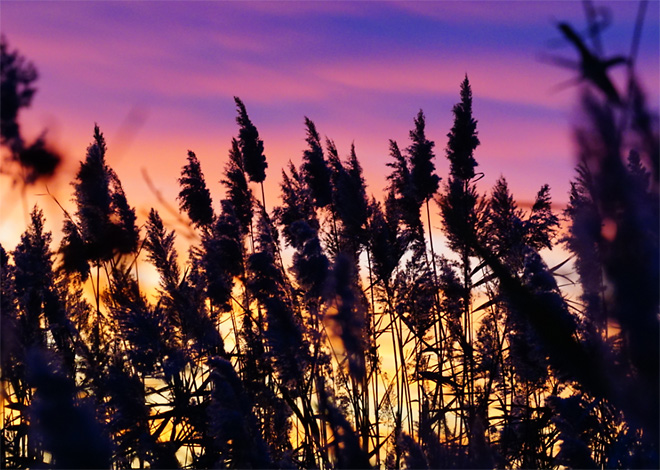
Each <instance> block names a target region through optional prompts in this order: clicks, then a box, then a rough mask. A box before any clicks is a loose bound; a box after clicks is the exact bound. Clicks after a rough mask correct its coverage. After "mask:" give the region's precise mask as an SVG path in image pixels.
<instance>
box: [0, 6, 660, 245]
mask: <svg viewBox="0 0 660 470" xmlns="http://www.w3.org/2000/svg"><path fill="white" fill-rule="evenodd" d="M595 5H596V6H597V7H601V6H602V7H606V8H607V9H608V11H609V12H610V13H611V23H610V25H609V27H608V28H607V29H606V30H605V31H604V32H603V36H602V38H603V45H604V51H605V55H607V56H610V55H617V54H628V52H629V50H630V46H631V40H632V35H633V28H634V22H635V17H636V14H637V7H638V4H637V2H633V1H625V2H596V3H595ZM659 18H660V13H659V3H658V2H657V1H651V2H649V5H648V11H647V14H646V21H645V23H644V29H643V33H642V39H641V45H640V51H639V55H638V65H637V66H638V70H639V72H640V74H641V75H642V78H643V84H644V85H645V88H646V91H647V93H648V96H649V101H650V102H651V103H653V104H654V107H657V103H658V100H659V87H658V85H659V81H660V78H659V77H660V72H659V68H660V67H659V50H660V39H659V38H660V27H659V23H660V21H659ZM558 21H568V22H570V23H571V24H572V25H573V26H574V27H575V28H576V30H578V31H584V29H585V25H586V21H585V16H584V9H583V5H582V3H581V2H577V1H561V2H546V1H534V2H532V1H529V2H523V1H516V2H494V1H489V2H486V1H472V2H465V1H461V2H420V3H414V2H405V3H393V2H383V3H381V2H347V3H343V2H323V3H320V2H318V3H317V2H267V3H261V2H136V1H133V2H98V1H94V2H14V1H8V0H3V1H2V5H1V6H0V26H1V29H2V33H3V34H4V35H5V36H6V38H7V40H8V42H9V44H10V47H11V48H12V49H13V48H16V49H18V50H19V51H20V52H21V53H22V54H23V55H24V56H26V57H27V58H28V59H29V60H31V61H32V62H33V63H34V64H35V65H36V67H37V68H38V70H39V72H40V78H39V81H38V82H37V87H38V93H37V95H36V96H35V98H34V101H33V106H32V108H31V109H28V110H27V111H24V112H23V114H22V115H21V122H22V124H23V128H24V132H25V133H26V134H27V135H28V136H32V137H34V136H36V135H37V134H39V133H40V132H41V130H42V129H44V128H48V129H49V134H48V136H49V138H50V140H51V141H52V142H53V143H54V144H55V145H56V146H57V147H58V148H59V149H60V150H61V152H62V153H63V154H64V155H65V158H66V161H65V165H64V167H63V169H62V171H61V173H60V174H59V175H58V176H57V177H56V178H55V180H53V181H51V182H49V183H48V184H49V189H50V191H51V192H52V193H54V194H56V195H57V197H58V199H59V200H60V202H62V203H64V204H65V205H66V204H69V200H70V198H71V192H72V191H71V187H70V186H69V184H68V183H69V182H70V181H71V180H72V179H73V177H74V175H75V172H76V170H77V168H78V165H79V164H78V162H79V161H80V160H82V159H83V158H84V156H85V149H86V147H87V146H88V145H89V143H90V141H91V138H92V131H93V126H94V123H95V122H97V123H98V124H99V125H100V127H101V130H102V131H103V132H104V133H105V136H106V140H107V143H108V162H109V164H110V166H112V167H113V168H114V169H115V170H116V172H117V174H118V175H119V177H120V179H121V180H122V182H123V184H124V188H125V190H126V193H127V196H128V198H129V202H130V203H131V204H133V205H135V206H137V208H138V214H139V216H140V218H141V220H144V214H145V213H146V211H148V209H149V208H150V207H152V206H155V207H157V208H159V203H158V202H157V200H156V197H155V196H154V195H153V194H152V193H151V192H150V191H148V190H147V189H146V185H145V183H144V180H143V179H142V176H141V170H142V169H146V171H147V172H148V174H149V176H150V177H151V179H153V180H154V182H155V185H156V186H157V187H158V189H159V190H160V191H161V192H162V194H163V196H164V197H165V198H166V199H168V200H169V201H170V202H171V203H172V204H173V205H176V202H175V197H176V194H177V191H178V188H177V185H176V179H177V177H178V175H179V171H180V169H181V167H182V166H183V165H184V164H185V157H186V152H187V150H189V149H190V150H193V151H194V152H196V153H197V156H198V157H199V159H200V161H201V163H202V168H203V170H204V172H205V174H206V179H207V182H208V184H209V186H210V188H211V191H212V194H213V196H214V201H216V203H217V201H218V200H219V199H220V198H221V197H222V194H223V190H222V188H221V186H220V184H219V183H218V181H219V180H220V178H221V173H222V169H223V167H224V164H225V162H226V160H227V153H228V150H229V147H230V141H231V138H232V136H235V135H236V134H237V126H236V124H235V115H236V112H235V106H234V103H233V96H234V95H237V96H239V97H240V98H241V99H242V100H243V101H244V102H245V104H246V106H247V110H248V113H249V115H250V117H251V119H252V121H253V122H254V123H255V125H256V126H257V128H258V129H259V132H260V134H261V137H262V139H263V140H264V144H265V149H266V156H267V159H268V164H269V168H268V173H267V175H268V176H267V179H266V183H265V184H266V190H267V192H268V194H271V197H270V200H269V206H270V207H272V206H273V205H275V204H277V203H278V202H279V200H278V199H277V198H276V197H275V193H276V192H277V190H278V185H279V181H280V171H281V168H282V167H283V166H284V165H285V164H286V162H287V161H288V160H289V159H291V160H293V161H294V162H295V163H296V164H298V163H299V162H300V159H301V155H302V151H303V149H304V148H305V142H304V138H305V133H304V127H303V122H304V121H303V120H304V116H308V117H309V118H310V119H312V120H313V121H315V123H316V125H317V128H318V129H319V131H320V133H321V134H322V135H323V136H328V137H330V138H332V139H334V140H335V142H336V143H337V146H338V148H339V151H340V153H341V154H342V155H347V154H348V151H349V148H350V144H351V142H353V141H354V142H355V145H356V151H357V154H358V157H359V158H360V161H361V163H362V165H363V167H364V169H365V173H366V177H367V183H368V184H369V192H370V193H373V194H374V195H376V196H377V197H379V198H380V196H381V194H382V190H383V188H384V187H385V185H386V181H385V176H386V174H387V173H388V168H387V167H386V165H385V164H386V163H387V161H388V160H389V159H388V139H390V138H392V139H396V140H397V141H398V142H399V145H400V147H402V148H404V147H406V146H407V145H408V131H409V130H410V128H411V127H412V125H413V118H414V116H415V115H416V113H417V111H418V110H419V109H420V108H421V109H423V110H424V112H425V114H426V118H427V134H428V136H429V138H431V139H433V140H435V141H436V155H437V158H436V167H437V169H438V174H439V175H440V176H441V177H442V178H443V179H445V178H446V175H447V170H448V164H447V162H446V158H445V156H444V147H445V145H446V140H447V139H446V134H447V132H448V131H449V129H450V127H451V124H452V114H451V108H452V106H453V104H454V103H456V102H457V101H458V99H459V95H458V94H459V84H460V82H461V80H462V79H463V77H464V75H465V74H466V73H467V74H468V76H469V78H470V81H471V84H472V90H473V95H474V114H475V117H476V119H477V120H478V121H479V124H478V131H479V137H480V139H481V142H482V145H481V146H480V147H479V148H478V149H477V152H476V158H477V161H478V162H479V164H480V166H479V170H480V171H483V172H484V173H485V178H484V179H483V180H482V181H481V182H480V191H481V192H486V191H489V190H490V187H491V186H492V184H493V183H494V181H495V180H496V179H497V178H498V177H499V176H500V175H504V176H505V177H506V178H507V180H508V181H509V184H510V187H511V189H512V191H513V192H514V195H515V196H516V197H517V199H519V200H523V201H524V200H529V199H531V198H532V197H533V195H534V193H535V192H536V190H537V189H538V188H539V187H540V186H541V185H542V184H544V183H549V184H550V186H551V187H552V194H553V198H554V200H555V201H557V202H559V203H563V202H565V201H566V199H567V195H566V194H567V191H568V189H569V180H570V178H571V177H572V168H573V166H574V151H573V148H572V143H571V139H570V135H571V134H570V123H571V119H572V116H573V115H574V111H575V102H576V100H575V98H576V95H577V91H578V89H577V88H576V87H570V88H565V89H563V90H561V91H556V90H554V88H556V87H557V85H559V84H561V83H562V82H564V81H566V80H568V79H570V78H572V77H575V76H576V74H577V73H576V72H572V71H570V70H566V69H562V68H559V67H556V66H554V65H549V64H548V63H547V62H544V61H542V60H540V58H541V57H542V56H544V55H546V56H547V55H557V56H562V57H565V58H570V59H576V58H577V55H576V52H575V50H574V49H573V48H572V47H571V46H569V45H567V44H566V42H565V41H563V40H562V39H561V37H560V35H559V32H558V30H557V28H556V23H557V22H558ZM614 76H615V77H617V78H619V79H622V78H623V74H622V73H618V74H615V75H614ZM621 83H622V82H621V81H620V82H619V84H621ZM619 86H621V85H619ZM43 192H44V186H43V184H40V185H37V186H36V187H31V188H28V189H27V193H26V198H27V206H28V207H31V206H32V205H33V204H34V202H36V201H38V202H39V204H40V206H42V207H43V208H44V209H45V210H46V213H47V216H48V217H49V223H48V228H49V229H50V230H53V231H54V232H58V231H59V229H60V227H61V225H60V223H61V222H60V221H61V217H58V215H57V210H56V206H55V204H54V203H53V202H52V201H51V200H49V199H48V198H45V197H43V196H38V194H39V193H43ZM0 197H2V207H1V210H0V242H1V243H3V244H6V247H7V248H8V249H12V248H13V246H14V245H15V244H16V242H17V241H18V234H19V233H20V232H21V231H22V230H23V229H24V220H25V214H24V210H23V204H22V203H19V202H20V201H21V192H20V190H19V189H18V188H17V187H12V183H11V178H10V177H8V176H5V175H2V176H0ZM51 219H52V220H51Z"/></svg>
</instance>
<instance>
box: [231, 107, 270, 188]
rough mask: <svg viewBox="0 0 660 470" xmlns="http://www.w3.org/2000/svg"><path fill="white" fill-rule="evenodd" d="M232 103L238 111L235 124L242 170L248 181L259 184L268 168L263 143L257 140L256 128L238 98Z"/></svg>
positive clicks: (264, 177)
mask: <svg viewBox="0 0 660 470" xmlns="http://www.w3.org/2000/svg"><path fill="white" fill-rule="evenodd" d="M234 101H235V102H236V108H237V110H238V116H237V117H236V122H237V123H238V125H239V127H240V129H239V131H238V144H239V148H240V149H241V155H242V156H243V168H244V169H245V172H246V173H247V174H248V176H249V177H250V181H254V182H255V183H261V182H263V180H265V179H266V168H268V163H266V156H265V155H264V143H263V141H262V140H261V139H260V138H259V132H258V131H257V128H256V127H254V124H252V121H250V118H249V117H248V114H247V111H246V110H245V105H244V104H243V102H242V101H241V100H240V99H239V98H238V97H234Z"/></svg>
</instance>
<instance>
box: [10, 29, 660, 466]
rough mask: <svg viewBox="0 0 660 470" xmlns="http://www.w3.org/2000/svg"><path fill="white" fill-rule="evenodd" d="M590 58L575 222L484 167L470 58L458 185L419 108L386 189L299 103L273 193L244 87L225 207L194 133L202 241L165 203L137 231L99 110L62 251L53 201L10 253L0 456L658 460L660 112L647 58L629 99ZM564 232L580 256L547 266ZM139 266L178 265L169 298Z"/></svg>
mask: <svg viewBox="0 0 660 470" xmlns="http://www.w3.org/2000/svg"><path fill="white" fill-rule="evenodd" d="M570 31H571V32H570V33H569V34H574V35H575V37H573V36H570V37H568V36H567V37H568V39H569V40H571V43H572V44H573V45H576V46H577V44H581V45H582V46H584V47H585V48H586V47H587V46H586V44H585V43H584V42H583V41H582V42H580V41H581V38H580V37H579V36H578V35H577V33H576V32H575V31H573V30H572V29H571V30H570ZM564 34H566V31H564ZM576 38H577V40H576ZM2 44H3V53H2V55H3V61H7V64H8V65H7V67H9V68H8V69H7V70H9V69H10V68H11V67H13V68H11V70H10V71H11V73H14V74H18V75H21V74H23V75H21V76H18V75H17V76H14V77H13V78H12V80H14V82H13V84H14V85H16V86H18V88H16V89H15V90H14V91H15V96H14V98H15V99H19V101H18V102H14V103H13V104H12V103H9V104H6V103H4V102H3V113H4V110H5V106H7V107H10V104H11V105H12V106H13V108H11V109H10V110H9V111H11V112H8V114H7V115H6V116H5V115H3V121H2V127H3V134H2V138H3V140H2V142H3V145H8V146H12V145H14V146H16V145H19V144H17V143H16V142H19V141H20V135H19V134H20V132H19V131H20V129H19V127H18V123H17V121H16V117H17V113H18V110H19V109H21V108H23V107H25V106H27V104H29V101H30V99H31V96H32V94H33V93H34V89H33V87H32V82H33V81H34V78H35V75H34V74H33V73H32V72H31V68H30V67H28V66H26V65H25V64H24V63H23V62H21V60H22V59H21V58H20V57H19V56H18V55H16V54H14V55H11V54H9V53H8V52H7V50H6V43H5V42H4V39H3V43H2ZM583 52H584V51H583ZM586 52H589V53H591V51H589V50H587V51H586ZM592 55H593V54H592ZM584 57H586V56H584ZM584 57H583V58H584ZM593 58H594V59H599V60H600V57H599V56H593ZM10 66H11V67H10ZM4 67H5V62H3V74H4V70H5V68H4ZM602 72H603V73H604V74H605V76H606V78H608V79H609V77H607V75H606V73H607V70H606V69H605V70H603V71H602ZM10 78H11V77H10ZM586 78H589V77H586ZM601 78H602V77H601ZM589 80H590V81H589V82H588V83H587V85H586V86H587V88H586V89H585V90H584V91H583V92H582V101H581V113H582V114H581V116H580V119H579V120H578V121H577V124H576V131H575V139H576V143H577V148H578V150H579V159H578V163H577V168H576V179H575V181H573V183H572V184H571V189H570V193H569V198H570V200H569V203H568V206H567V208H566V210H565V211H564V216H565V219H566V223H567V229H566V231H565V232H564V233H562V237H561V238H560V239H559V240H558V239H557V238H558V236H557V235H558V233H559V218H558V216H557V215H556V214H555V212H554V211H553V207H552V201H551V197H550V188H549V187H548V186H547V185H544V186H542V187H541V189H540V190H539V191H538V193H537V194H536V197H535V199H534V202H533V204H532V206H531V208H529V209H528V210H523V208H521V206H519V205H518V203H517V202H516V199H515V198H514V195H513V194H511V192H510V190H509V186H508V183H507V180H506V179H505V178H504V177H500V178H499V179H498V180H497V181H496V183H495V185H494V187H493V188H492V189H491V190H490V191H489V192H486V193H483V192H482V191H481V189H480V188H479V187H478V182H479V180H480V179H481V177H482V174H480V173H477V172H476V171H475V169H476V167H477V158H476V157H477V155H476V149H477V147H478V145H479V143H480V142H479V138H478V136H477V128H476V125H477V121H476V119H475V118H474V116H473V115H472V99H473V97H472V89H471V86H470V82H469V79H468V77H467V76H466V77H465V79H464V80H463V81H462V83H461V84H460V96H459V102H458V103H457V104H456V105H455V106H454V107H453V109H452V112H453V118H454V122H453V125H452V128H451V130H450V132H449V134H448V142H447V145H446V148H445V155H446V157H447V158H448V160H449V164H450V171H449V174H448V175H447V177H446V178H445V179H444V183H443V185H442V186H441V185H440V181H441V179H440V176H439V175H436V174H435V163H434V158H435V155H434V152H433V149H434V147H435V143H434V141H432V140H430V139H429V137H428V136H427V132H426V125H425V114H424V112H423V111H421V110H420V111H419V113H418V114H417V115H416V117H415V118H414V127H413V129H412V130H411V131H410V145H409V146H408V147H407V148H406V149H405V150H404V152H403V153H402V152H401V150H400V149H399V147H398V145H397V143H396V142H394V141H392V140H390V141H389V145H390V146H389V157H390V161H389V162H388V163H387V165H388V167H389V168H390V174H389V176H388V177H387V183H386V184H387V187H386V195H385V200H384V201H381V202H379V201H378V200H377V199H376V198H374V197H373V196H372V197H368V196H367V194H368V193H367V188H366V184H365V181H364V178H363V175H362V168H361V165H360V162H359V159H358V157H357V153H356V151H355V146H353V145H351V147H350V149H349V152H348V156H347V158H344V157H340V155H342V153H341V152H340V149H338V148H337V146H336V145H335V143H334V141H332V139H330V138H327V137H326V138H325V140H324V143H325V145H324V146H323V145H322V143H321V135H320V134H319V132H318V130H317V129H316V126H315V125H314V123H313V121H311V120H310V119H309V118H305V133H306V145H305V148H304V149H302V151H301V154H302V156H301V160H302V162H301V164H300V166H296V164H294V163H293V162H289V164H288V167H287V168H286V169H285V171H283V172H282V181H281V184H280V195H281V203H280V204H279V206H278V207H276V208H274V209H273V210H272V211H268V210H267V208H266V206H265V201H264V199H265V198H264V192H263V184H262V183H263V181H264V179H265V177H266V173H265V170H266V168H267V164H266V159H265V156H264V143H263V141H262V140H261V139H260V137H259V133H258V131H257V129H256V127H255V126H254V124H253V123H252V121H251V120H250V119H249V117H248V115H247V111H246V108H245V105H244V104H243V102H242V101H241V100H240V99H238V98H235V103H236V107H237V111H238V117H237V122H238V124H239V133H238V137H236V138H233V139H232V140H231V142H230V143H229V145H230V149H229V156H228V161H227V164H226V165H225V168H224V172H223V174H222V175H221V176H220V178H221V182H222V184H223V185H224V190H225V194H224V198H219V199H217V200H220V204H219V207H218V208H217V212H216V209H214V207H213V202H212V198H211V193H210V191H209V190H208V188H207V187H206V183H205V178H204V174H203V172H202V168H201V162H200V161H199V160H198V159H197V157H196V156H195V154H194V153H192V152H189V153H188V157H187V164H186V165H185V166H184V167H183V169H182V172H181V177H180V178H179V180H178V181H179V185H180V192H179V197H178V199H179V203H180V211H181V212H185V213H186V214H187V215H188V218H189V219H190V223H191V227H192V228H191V229H190V231H191V233H194V234H196V236H195V238H194V239H193V240H195V241H193V242H191V244H190V245H191V246H190V247H189V249H188V250H187V256H183V257H182V256H180V255H179V253H177V250H176V249H175V244H176V234H175V232H174V230H170V229H169V228H168V227H167V224H166V223H165V222H164V221H163V219H161V217H160V215H159V213H158V211H156V210H155V209H151V211H150V212H149V215H148V217H147V218H146V222H145V224H144V226H143V230H142V231H141V230H140V229H139V228H138V227H139V223H138V217H136V214H135V211H134V209H133V208H132V207H131V206H130V204H129V203H128V200H127V198H126V195H125V193H124V191H123V188H122V185H121V182H120V180H119V177H118V175H117V174H116V173H115V172H114V171H113V170H112V168H110V167H109V166H108V164H107V161H106V152H107V145H106V142H105V138H104V137H103V134H102V133H101V131H100V129H99V128H98V126H95V128H94V135H93V141H92V143H91V145H90V146H89V147H88V148H87V152H86V155H85V156H84V160H83V162H82V163H81V165H80V167H79V170H78V172H77V174H76V176H75V180H74V183H73V192H74V198H73V202H74V204H75V212H73V214H68V213H65V222H64V226H63V228H62V235H63V239H62V243H61V245H60V248H59V251H58V252H57V253H53V252H52V250H51V248H50V245H51V238H52V237H51V234H50V232H48V231H47V230H46V229H45V220H44V217H43V214H42V212H41V211H40V210H39V209H38V208H36V207H35V209H34V210H33V211H32V213H31V214H30V224H29V226H28V228H27V230H26V232H25V233H24V234H23V235H22V236H21V239H20V242H19V243H18V245H17V246H16V247H15V249H14V250H13V251H11V252H6V251H5V250H4V249H3V248H2V247H0V268H1V272H0V274H1V276H0V286H1V289H2V291H1V295H0V320H1V323H0V327H1V328H2V335H3V338H2V343H1V344H0V359H1V366H2V368H1V372H2V376H1V380H2V390H3V408H2V429H1V430H0V437H1V439H2V442H1V447H0V449H1V451H0V457H1V462H0V465H1V466H2V467H3V468H28V467H44V466H50V467H56V468H63V467H68V468H83V467H84V468H100V467H103V468H108V467H112V468H131V467H132V468H136V467H139V468H145V467H149V468H175V467H182V468H211V467H223V468H321V469H324V470H327V469H332V468H370V467H374V466H375V467H379V468H380V467H385V468H393V469H400V468H467V467H469V468H493V467H507V468H508V467H511V468H562V467H581V468H587V467H590V468H595V467H599V468H604V467H616V468H629V467H630V468H632V467H645V468H656V467H657V466H658V455H659V454H658V445H657V440H658V422H659V414H660V413H659V406H658V403H660V399H659V388H660V385H659V384H660V380H659V378H658V372H659V371H658V369H659V359H658V358H659V357H660V346H659V341H658V326H659V325H658V316H657V315H658V301H659V297H660V288H659V287H658V286H659V285H660V275H659V271H660V268H659V265H660V261H659V259H660V255H659V253H658V251H659V248H658V246H659V243H658V238H659V237H658V235H659V234H658V228H659V227H660V222H659V220H660V203H659V196H658V188H659V184H658V173H657V169H658V155H657V153H658V148H659V147H658V129H657V116H655V114H654V113H653V112H652V111H650V110H649V108H648V105H647V104H646V102H645V99H644V95H643V93H642V90H641V88H640V86H639V84H638V82H637V80H636V78H635V73H634V61H633V60H630V65H629V77H628V87H627V89H626V90H625V91H619V89H618V88H615V90H616V91H617V94H616V96H617V97H618V98H617V99H616V100H615V99H613V96H614V95H613V94H612V93H611V92H610V93H607V92H606V90H603V89H600V88H599V87H602V86H603V85H602V84H603V82H602V81H601V82H598V81H594V80H593V77H591V78H590V79H589ZM4 83H5V75H3V84H4ZM610 84H611V85H612V86H613V87H615V86H616V83H615V82H614V81H611V82H610ZM21 90H22V91H21ZM3 93H4V91H3ZM21 94H23V95H21ZM21 96H22V97H21ZM4 99H5V95H4V94H3V101H4ZM21 100H22V101H21ZM448 111H449V110H448ZM12 113H13V114H12ZM12 142H13V143H12ZM19 143H20V142H19ZM21 145H22V144H21ZM16 148H18V147H16ZM23 150H24V149H23ZM255 184H257V185H261V190H262V201H261V203H259V202H257V201H256V200H255V198H254V197H253V195H252V191H253V189H254V185H255ZM431 200H433V201H435V202H436V203H437V205H438V209H439V212H440V217H441V223H442V230H443V232H444V234H445V235H446V238H445V239H444V240H443V242H444V243H445V247H444V251H443V254H442V256H438V255H436V253H435V251H434V247H433V244H432V234H431V225H430V224H431V221H430V204H429V202H430V201H431ZM422 204H425V205H426V209H427V222H426V221H425V222H422V218H421V207H422ZM523 207H524V206H523ZM426 224H428V236H429V237H428V238H429V239H428V241H427V240H426V233H425V225H426ZM558 243H562V244H563V247H564V249H565V250H566V251H567V252H568V254H567V256H566V257H567V258H569V259H566V260H564V261H562V262H561V263H559V264H558V265H556V266H554V267H550V266H548V264H547V263H546V261H545V259H544V256H545V250H547V249H553V248H554V249H556V247H557V246H558ZM184 255H186V254H184ZM571 260H572V262H573V264H572V266H573V270H574V275H573V276H571V275H570V274H569V275H568V276H566V275H565V274H564V273H563V272H560V268H564V269H569V268H570V267H571V264H569V261H571ZM143 262H148V263H150V264H151V265H153V267H154V268H155V271H156V274H157V275H158V287H157V288H156V289H154V291H153V292H150V293H148V294H149V296H147V292H145V290H144V287H143V286H141V285H140V281H139V277H138V266H139V265H141V263H143ZM94 268H95V269H94ZM559 279H564V280H566V279H569V280H570V281H571V283H572V284H571V285H570V288H568V289H565V288H564V287H565V286H562V285H561V284H559V283H558V280H559ZM86 291H91V294H89V293H86Z"/></svg>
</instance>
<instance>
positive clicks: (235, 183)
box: [222, 139, 254, 234]
mask: <svg viewBox="0 0 660 470" xmlns="http://www.w3.org/2000/svg"><path fill="white" fill-rule="evenodd" d="M222 183H223V184H224V185H225V186H226V188H227V199H229V200H230V201H231V204H232V206H233V207H234V213H235V214H236V217H237V219H238V221H239V222H240V224H241V232H242V233H243V234H246V233H248V231H249V230H250V227H251V226H252V216H253V215H254V211H253V197H252V191H251V190H250V187H249V186H248V181H247V179H246V177H245V168H244V167H243V157H242V156H241V150H240V147H239V144H238V141H237V140H236V139H232V140H231V150H230V151H229V161H228V162H227V166H226V167H225V178H224V179H223V180H222Z"/></svg>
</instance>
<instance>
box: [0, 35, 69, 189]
mask: <svg viewBox="0 0 660 470" xmlns="http://www.w3.org/2000/svg"><path fill="white" fill-rule="evenodd" d="M0 75H1V80H0V103H1V104H0V144H2V145H5V146H6V147H7V148H8V149H9V150H10V152H11V157H10V158H11V159H12V160H14V161H15V162H17V163H18V164H19V165H20V167H21V170H22V175H21V178H22V179H23V183H24V184H32V183H34V182H36V181H37V180H38V179H40V178H48V177H50V176H53V174H54V173H55V170H56V169H57V168H58V166H59V164H60V162H61V160H62V157H61V156H60V155H59V154H58V153H57V152H56V151H55V150H53V149H52V148H50V146H49V145H48V144H47V143H46V140H45V134H46V133H45V132H43V133H42V135H41V136H40V137H38V138H37V139H36V140H35V141H34V142H33V143H31V144H29V145H28V144H26V143H25V140H24V139H23V136H22V135H21V130H20V125H19V123H18V115H19V112H20V111H21V109H22V108H28V107H30V104H31V103H32V98H33V97H34V94H35V93H36V91H37V90H36V88H34V82H35V81H36V80H37V78H38V77H39V74H38V73H37V69H36V68H35V67H34V65H33V64H32V63H30V62H28V61H27V60H26V59H25V58H24V57H23V56H21V55H20V54H19V53H18V51H13V52H10V50H9V45H8V43H7V40H6V38H5V36H4V35H3V36H2V37H1V38H0Z"/></svg>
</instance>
